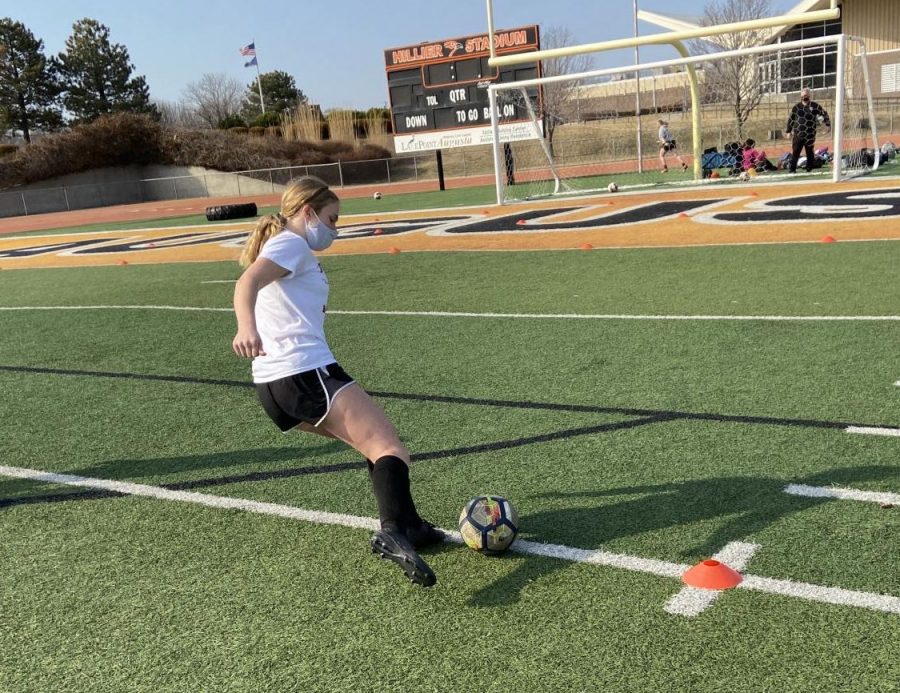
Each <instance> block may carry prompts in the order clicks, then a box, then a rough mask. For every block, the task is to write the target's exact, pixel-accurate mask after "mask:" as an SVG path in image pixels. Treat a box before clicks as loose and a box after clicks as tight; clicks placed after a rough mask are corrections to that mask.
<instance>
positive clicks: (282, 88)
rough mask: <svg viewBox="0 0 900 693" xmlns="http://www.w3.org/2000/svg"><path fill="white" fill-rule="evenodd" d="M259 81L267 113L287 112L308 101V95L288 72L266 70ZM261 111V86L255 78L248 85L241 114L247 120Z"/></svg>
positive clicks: (250, 119)
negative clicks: (298, 87)
mask: <svg viewBox="0 0 900 693" xmlns="http://www.w3.org/2000/svg"><path fill="white" fill-rule="evenodd" d="M259 81H260V84H261V85H262V92H263V99H264V100H265V106H266V113H275V114H280V113H285V112H287V111H290V110H293V109H294V108H296V107H297V106H299V105H301V104H304V103H306V101H307V98H306V95H305V94H304V93H303V92H302V91H300V90H299V89H297V85H296V84H295V83H294V78H293V77H291V76H290V75H289V74H288V73H287V72H282V71H281V70H274V71H273V72H264V73H262V74H261V75H260V76H259ZM260 113H261V109H260V107H259V86H258V85H257V84H256V80H255V79H254V80H253V81H252V82H250V84H248V85H247V96H246V101H245V103H244V107H243V108H242V109H241V115H243V116H244V119H245V120H247V121H252V120H255V119H256V117H257V116H259V115H260Z"/></svg>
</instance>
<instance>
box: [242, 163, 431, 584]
mask: <svg viewBox="0 0 900 693" xmlns="http://www.w3.org/2000/svg"><path fill="white" fill-rule="evenodd" d="M339 213H340V200H339V199H338V197H337V195H335V193H334V192H333V191H332V190H331V189H330V188H329V187H328V185H327V184H325V183H324V182H323V181H321V180H319V179H318V178H314V177H311V176H310V177H306V178H301V179H299V180H297V181H294V182H293V183H292V184H291V185H290V186H289V187H288V188H287V190H285V192H284V195H283V196H282V198H281V212H280V213H279V214H269V215H267V216H264V217H262V218H260V220H259V221H258V223H257V224H256V227H255V228H254V229H253V231H252V233H251V234H250V236H249V238H248V239H247V243H246V245H245V246H244V250H243V253H242V255H241V258H240V263H241V266H243V267H245V268H246V269H245V270H244V272H243V274H241V277H240V279H239V280H238V282H237V285H236V286H235V290H234V312H235V315H236V317H237V334H236V335H235V337H234V340H233V342H232V347H233V349H234V352H235V353H236V354H238V355H239V356H243V357H248V358H252V359H253V362H252V373H253V382H254V384H255V386H256V393H257V395H258V396H259V400H260V402H261V404H262V407H263V409H264V410H265V412H266V413H267V414H268V415H269V418H271V419H272V421H273V422H274V423H275V425H276V426H278V428H280V429H281V430H282V431H283V432H288V431H290V430H292V429H299V430H301V431H307V432H310V433H317V434H319V435H322V436H326V437H329V438H335V439H337V440H340V441H343V442H344V443H346V444H347V445H349V446H350V447H352V448H354V449H355V450H357V451H359V452H360V454H362V455H364V456H365V458H366V462H367V464H368V466H369V475H370V477H371V480H372V487H373V490H374V492H375V500H376V502H377V505H378V514H379V518H380V520H381V529H380V530H379V531H377V532H375V534H374V535H373V536H372V538H371V540H370V544H371V547H372V551H373V552H374V553H376V554H379V555H381V556H382V557H384V558H387V559H389V560H391V561H393V562H394V563H396V564H397V565H399V566H400V568H402V570H403V572H404V573H405V574H406V576H407V577H408V578H409V579H410V580H411V581H412V582H414V583H415V584H418V585H422V586H424V587H429V586H431V585H433V584H434V583H435V575H434V572H433V571H432V570H431V568H430V567H429V566H428V564H427V563H426V562H425V561H424V560H423V559H422V558H421V556H419V554H418V553H417V552H416V548H422V547H423V546H428V545H431V544H436V543H438V542H440V541H442V540H443V539H444V535H443V533H442V532H441V531H440V530H438V529H437V528H435V527H434V526H432V525H431V524H430V523H428V522H426V521H424V520H423V519H422V518H421V517H419V514H418V512H417V511H416V506H415V504H414V502H413V499H412V495H411V493H410V486H409V452H408V451H407V449H406V447H405V446H404V445H403V443H401V442H400V438H399V436H398V435H397V431H396V429H395V428H394V426H393V424H392V423H391V422H390V421H389V420H388V417H387V415H386V414H385V412H384V410H383V409H382V408H381V407H380V406H379V405H378V404H377V403H376V402H375V400H373V399H372V397H371V396H369V394H368V393H366V391H365V390H363V388H362V387H360V386H359V384H357V383H356V382H355V381H354V380H353V378H351V377H350V376H349V375H348V374H347V373H346V372H345V371H344V369H343V368H341V367H340V365H338V364H337V362H336V360H335V358H334V356H333V355H332V353H331V349H330V348H329V346H328V343H327V342H326V340H325V332H324V323H325V306H326V304H327V302H328V280H327V279H326V277H325V273H324V271H323V270H322V267H321V265H320V264H319V261H318V260H317V259H316V256H315V255H313V251H319V250H325V249H326V248H328V247H329V246H330V245H331V244H332V243H333V242H334V240H335V239H336V238H337V235H338V232H337V229H336V224H337V220H338V215H339Z"/></svg>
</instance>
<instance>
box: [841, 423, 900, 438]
mask: <svg viewBox="0 0 900 693" xmlns="http://www.w3.org/2000/svg"><path fill="white" fill-rule="evenodd" d="M844 430H845V431H846V432H847V433H859V434H862V435H866V436H890V437H893V438H900V428H883V427H880V426H847V428H845V429H844Z"/></svg>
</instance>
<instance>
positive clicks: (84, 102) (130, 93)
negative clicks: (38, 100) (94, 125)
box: [59, 19, 159, 123]
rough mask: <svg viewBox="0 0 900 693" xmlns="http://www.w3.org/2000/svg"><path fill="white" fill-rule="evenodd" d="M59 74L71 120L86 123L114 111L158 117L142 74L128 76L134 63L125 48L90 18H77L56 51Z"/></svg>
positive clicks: (64, 101) (64, 100) (105, 28)
mask: <svg viewBox="0 0 900 693" xmlns="http://www.w3.org/2000/svg"><path fill="white" fill-rule="evenodd" d="M59 64H60V73H61V75H62V77H63V80H64V82H65V85H66V94H65V96H64V97H63V103H64V105H65V107H66V110H68V111H69V113H70V114H71V115H72V117H73V121H74V122H76V123H79V122H90V121H92V120H94V119H95V118H97V117H98V116H101V115H103V114H104V113H113V112H117V111H128V112H131V113H147V114H149V115H151V116H153V117H154V118H159V112H158V110H157V109H156V107H155V106H154V105H153V104H151V103H150V90H149V88H148V87H147V80H146V79H144V77H143V76H137V77H132V76H131V73H132V71H133V70H134V65H132V64H131V62H130V58H129V57H128V49H127V48H126V47H125V46H123V45H122V44H119V43H110V41H109V29H108V28H107V27H106V26H104V25H103V24H100V23H99V22H97V21H96V20H94V19H80V20H79V21H77V22H75V24H74V25H73V26H72V35H71V36H69V38H68V39H66V50H65V51H64V52H62V53H60V54H59Z"/></svg>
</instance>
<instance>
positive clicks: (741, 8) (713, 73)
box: [692, 0, 772, 139]
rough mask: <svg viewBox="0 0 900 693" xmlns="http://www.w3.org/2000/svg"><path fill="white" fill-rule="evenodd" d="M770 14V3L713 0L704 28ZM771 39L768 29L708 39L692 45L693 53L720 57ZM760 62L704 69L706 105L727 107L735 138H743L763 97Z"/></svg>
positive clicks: (726, 62)
mask: <svg viewBox="0 0 900 693" xmlns="http://www.w3.org/2000/svg"><path fill="white" fill-rule="evenodd" d="M771 14H772V6H771V2H770V0H713V2H711V3H709V4H708V5H707V6H706V7H705V8H704V12H703V20H702V22H701V24H702V25H703V26H713V25H717V24H731V23H734V22H745V21H749V20H752V19H760V18H761V17H768V16H771ZM771 38H772V30H771V29H755V30H751V31H742V32H736V33H732V34H720V35H719V36H711V37H709V38H708V39H706V40H704V41H695V42H693V43H692V50H693V52H694V53H719V52H723V51H733V50H739V49H741V48H751V47H753V46H761V45H764V44H766V43H767V42H769V41H770V40H771ZM761 82H762V80H760V75H759V58H758V57H757V56H755V55H747V56H737V57H733V58H723V59H721V60H715V61H710V62H709V63H706V64H705V65H704V66H703V90H704V93H705V99H704V100H705V101H707V102H716V103H727V104H728V105H729V108H731V109H732V111H733V113H734V125H735V134H736V136H737V138H738V139H743V137H744V125H745V124H746V123H747V120H748V119H749V118H750V114H751V113H753V111H754V109H755V108H756V107H757V106H758V105H759V102H760V100H761V99H762V97H763V89H762V83H761Z"/></svg>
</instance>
